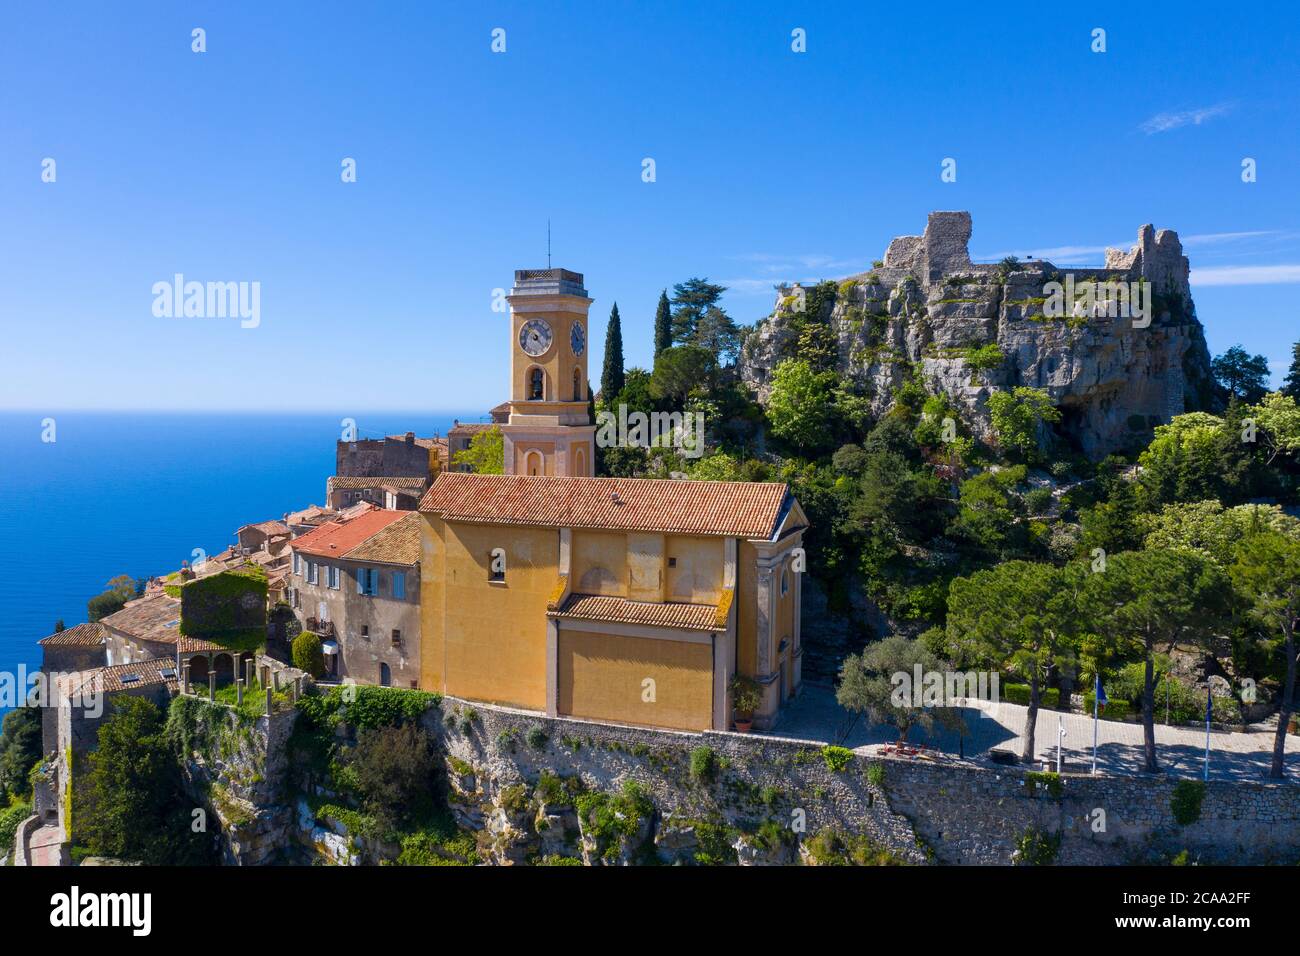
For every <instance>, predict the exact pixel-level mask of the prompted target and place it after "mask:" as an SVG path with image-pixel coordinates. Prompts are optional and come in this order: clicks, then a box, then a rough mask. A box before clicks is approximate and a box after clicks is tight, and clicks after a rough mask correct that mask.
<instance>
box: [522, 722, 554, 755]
mask: <svg viewBox="0 0 1300 956" xmlns="http://www.w3.org/2000/svg"><path fill="white" fill-rule="evenodd" d="M524 739H525V740H526V741H528V746H530V747H532V748H533V749H534V750H543V749H545V747H546V742H547V741H548V740H549V739H550V738H549V737H547V736H546V731H544V730H542V728H541V727H530V728H529V729H528V733H527V734H525V735H524Z"/></svg>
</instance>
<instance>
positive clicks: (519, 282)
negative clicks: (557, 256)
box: [510, 269, 587, 299]
mask: <svg viewBox="0 0 1300 956" xmlns="http://www.w3.org/2000/svg"><path fill="white" fill-rule="evenodd" d="M510 295H511V296H516V295H574V296H579V297H580V298H583V299H585V298H587V290H586V288H584V287H583V284H582V273H581V272H570V271H569V270H568V269H516V270H515V285H514V288H513V289H511V290H510Z"/></svg>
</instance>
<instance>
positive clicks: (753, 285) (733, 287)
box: [718, 278, 777, 295]
mask: <svg viewBox="0 0 1300 956" xmlns="http://www.w3.org/2000/svg"><path fill="white" fill-rule="evenodd" d="M776 284H777V283H776V281H775V280H774V279H771V278H766V279H719V280H718V285H724V286H726V287H727V291H728V292H733V293H735V294H736V295H775V294H776V289H775V288H774V286H775V285H776Z"/></svg>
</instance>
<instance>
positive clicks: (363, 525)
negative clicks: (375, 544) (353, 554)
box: [291, 508, 414, 558]
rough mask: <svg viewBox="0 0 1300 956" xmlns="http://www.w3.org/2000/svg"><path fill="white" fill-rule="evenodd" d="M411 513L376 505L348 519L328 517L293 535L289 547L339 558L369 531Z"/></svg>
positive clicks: (369, 534)
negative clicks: (339, 519)
mask: <svg viewBox="0 0 1300 956" xmlns="http://www.w3.org/2000/svg"><path fill="white" fill-rule="evenodd" d="M411 514H414V512H411V511H385V510H383V509H380V508H376V509H374V510H372V511H367V512H365V513H364V514H361V515H358V516H357V517H355V518H353V519H352V520H351V521H347V522H338V521H331V522H330V523H329V524H323V525H321V526H320V527H319V528H313V529H312V530H311V531H308V532H307V533H306V534H304V535H302V536H301V537H299V538H296V539H295V540H294V542H293V544H292V545H291V547H292V548H293V550H295V551H297V552H299V553H300V554H310V555H312V556H314V557H319V558H341V557H343V556H344V555H345V554H347V553H348V552H349V551H351V550H352V549H353V548H355V547H356V546H357V545H359V544H360V543H361V542H363V541H365V540H366V539H367V538H369V537H370V536H371V535H373V534H375V533H377V532H379V531H382V530H383V529H384V528H387V527H388V526H389V525H390V524H392V523H393V522H394V521H401V520H402V518H405V517H407V516H408V515H411Z"/></svg>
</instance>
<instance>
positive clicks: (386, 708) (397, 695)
mask: <svg viewBox="0 0 1300 956" xmlns="http://www.w3.org/2000/svg"><path fill="white" fill-rule="evenodd" d="M294 643H297V642H296V641H295V642H294ZM349 691H350V692H352V693H354V694H355V695H356V698H355V699H354V700H353V701H352V702H351V703H350V704H348V705H347V706H346V707H345V708H344V710H343V713H344V718H345V719H346V720H347V722H348V723H349V724H351V725H352V726H354V727H356V728H357V729H358V730H373V729H374V728H376V727H395V726H397V725H398V724H403V723H408V722H412V721H417V720H419V719H420V717H421V716H423V714H424V712H425V711H426V710H428V709H429V708H430V707H436V706H438V703H439V702H440V701H441V700H442V695H441V694H433V693H430V692H428V691H423V690H410V689H407V688H404V687H350V688H349ZM330 693H331V694H340V695H341V694H342V689H341V688H333V689H331V690H330Z"/></svg>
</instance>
